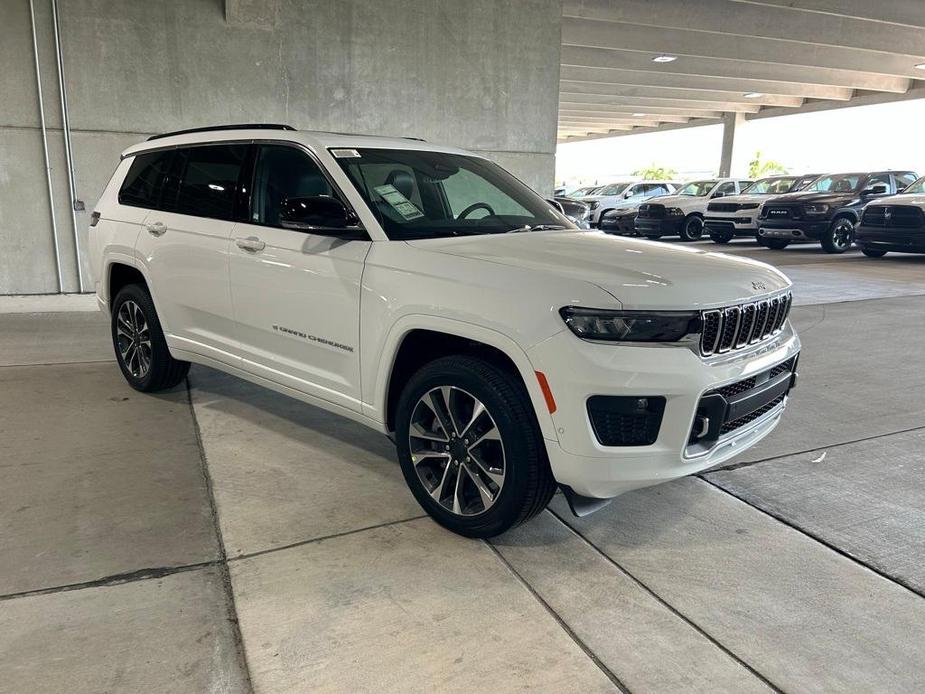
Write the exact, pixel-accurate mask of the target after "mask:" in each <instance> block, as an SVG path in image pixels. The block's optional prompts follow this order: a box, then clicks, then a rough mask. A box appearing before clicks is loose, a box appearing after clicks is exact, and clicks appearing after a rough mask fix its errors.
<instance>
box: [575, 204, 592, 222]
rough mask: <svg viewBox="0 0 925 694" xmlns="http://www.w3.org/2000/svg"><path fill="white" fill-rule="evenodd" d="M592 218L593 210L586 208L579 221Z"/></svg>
mask: <svg viewBox="0 0 925 694" xmlns="http://www.w3.org/2000/svg"><path fill="white" fill-rule="evenodd" d="M590 216H591V208H590V207H587V206H585V208H584V209H583V210H582V211H581V215H579V217H578V218H579V219H587V218H588V217H590Z"/></svg>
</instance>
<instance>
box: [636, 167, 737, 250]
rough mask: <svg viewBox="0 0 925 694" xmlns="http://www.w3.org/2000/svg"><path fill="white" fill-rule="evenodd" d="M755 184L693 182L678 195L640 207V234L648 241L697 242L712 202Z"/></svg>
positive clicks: (733, 180)
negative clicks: (670, 238)
mask: <svg viewBox="0 0 925 694" xmlns="http://www.w3.org/2000/svg"><path fill="white" fill-rule="evenodd" d="M751 184H752V182H751V181H748V180H742V179H738V178H710V179H706V180H702V181H692V182H691V183H688V184H687V185H685V186H684V187H683V188H681V190H679V191H678V192H677V193H676V194H675V195H669V196H666V197H663V198H659V199H658V201H656V202H647V203H644V204H642V205H640V206H639V212H638V213H637V215H636V233H637V234H638V235H639V236H645V237H646V238H648V239H657V238H661V237H662V236H680V237H681V240H682V241H696V240H698V239H699V238H700V237H701V236H703V229H704V226H703V216H704V213H705V212H706V211H707V205H708V204H709V202H710V200H715V199H716V198H722V197H726V196H728V195H736V194H738V193H741V192H742V191H743V190H745V189H746V188H747V187H748V186H750V185H751Z"/></svg>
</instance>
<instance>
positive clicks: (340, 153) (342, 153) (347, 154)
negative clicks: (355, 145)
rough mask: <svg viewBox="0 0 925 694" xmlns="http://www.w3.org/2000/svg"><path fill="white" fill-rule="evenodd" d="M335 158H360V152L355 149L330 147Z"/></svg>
mask: <svg viewBox="0 0 925 694" xmlns="http://www.w3.org/2000/svg"><path fill="white" fill-rule="evenodd" d="M331 154H333V155H334V158H335V159H360V158H361V157H360V153H359V152H357V151H356V150H355V149H332V150H331Z"/></svg>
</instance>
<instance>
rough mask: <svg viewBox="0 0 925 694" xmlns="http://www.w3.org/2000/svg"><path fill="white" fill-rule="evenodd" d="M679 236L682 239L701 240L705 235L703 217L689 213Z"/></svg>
mask: <svg viewBox="0 0 925 694" xmlns="http://www.w3.org/2000/svg"><path fill="white" fill-rule="evenodd" d="M678 236H680V237H681V240H682V241H699V240H700V239H701V238H702V237H703V217H701V216H700V215H696V214H689V215H687V218H686V219H685V220H684V223H683V224H682V225H681V231H680V232H678Z"/></svg>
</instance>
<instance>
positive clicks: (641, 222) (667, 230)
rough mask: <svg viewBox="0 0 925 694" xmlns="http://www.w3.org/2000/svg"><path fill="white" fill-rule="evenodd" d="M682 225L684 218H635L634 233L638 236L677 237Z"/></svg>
mask: <svg viewBox="0 0 925 694" xmlns="http://www.w3.org/2000/svg"><path fill="white" fill-rule="evenodd" d="M683 223H684V217H665V218H664V219H651V218H649V217H636V233H637V234H638V235H640V236H677V235H678V234H679V233H680V232H681V224H683Z"/></svg>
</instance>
